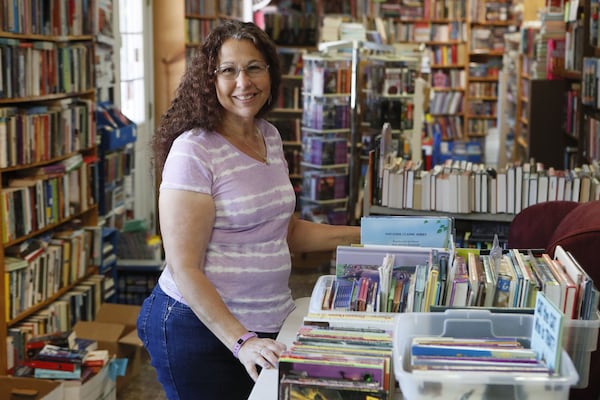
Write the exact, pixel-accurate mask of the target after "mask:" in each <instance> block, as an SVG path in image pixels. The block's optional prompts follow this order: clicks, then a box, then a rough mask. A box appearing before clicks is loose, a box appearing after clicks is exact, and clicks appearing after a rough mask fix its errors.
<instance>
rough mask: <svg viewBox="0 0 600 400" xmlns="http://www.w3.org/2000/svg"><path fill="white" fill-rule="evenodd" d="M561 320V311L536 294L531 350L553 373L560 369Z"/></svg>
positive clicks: (541, 294) (545, 298) (540, 293)
mask: <svg viewBox="0 0 600 400" xmlns="http://www.w3.org/2000/svg"><path fill="white" fill-rule="evenodd" d="M563 320H564V314H563V313H562V311H561V310H560V309H558V308H557V307H556V306H555V305H554V303H552V302H551V301H549V300H548V298H547V297H546V296H545V295H544V294H543V293H542V292H538V294H537V298H536V302H535V312H534V316H533V329H532V332H531V348H532V349H533V350H535V351H536V352H537V354H538V358H539V359H541V360H543V361H544V362H545V363H546V365H547V366H548V368H550V369H551V370H553V371H554V372H555V373H558V372H559V368H560V355H561V353H562V332H563Z"/></svg>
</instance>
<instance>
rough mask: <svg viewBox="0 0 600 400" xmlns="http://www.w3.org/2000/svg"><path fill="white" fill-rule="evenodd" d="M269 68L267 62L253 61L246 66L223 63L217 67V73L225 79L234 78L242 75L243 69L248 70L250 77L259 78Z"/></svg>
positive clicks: (247, 73)
mask: <svg viewBox="0 0 600 400" xmlns="http://www.w3.org/2000/svg"><path fill="white" fill-rule="evenodd" d="M268 69H269V64H265V63H262V62H253V63H250V64H248V65H246V66H245V67H240V66H239V65H234V64H227V65H221V66H219V67H218V68H217V69H215V74H217V76H220V77H221V78H223V79H227V80H234V79H237V77H238V76H239V75H240V72H241V71H244V72H246V75H248V76H249V77H250V78H258V77H260V76H262V75H263V74H264V73H265V72H267V70H268Z"/></svg>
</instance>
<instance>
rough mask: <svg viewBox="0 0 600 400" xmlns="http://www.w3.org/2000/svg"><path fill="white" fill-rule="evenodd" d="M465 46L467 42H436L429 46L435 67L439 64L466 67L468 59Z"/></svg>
mask: <svg viewBox="0 0 600 400" xmlns="http://www.w3.org/2000/svg"><path fill="white" fill-rule="evenodd" d="M465 47H466V45H465V44H449V45H437V44H436V45H431V46H429V47H428V48H429V56H430V60H431V63H432V64H433V68H435V67H439V66H446V67H447V66H456V67H457V68H464V64H465V60H466V48H465Z"/></svg>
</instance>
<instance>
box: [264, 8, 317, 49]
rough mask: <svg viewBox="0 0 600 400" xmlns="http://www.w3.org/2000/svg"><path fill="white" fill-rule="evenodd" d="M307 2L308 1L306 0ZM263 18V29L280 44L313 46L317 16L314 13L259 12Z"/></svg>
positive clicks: (315, 39) (315, 37) (315, 40)
mask: <svg viewBox="0 0 600 400" xmlns="http://www.w3.org/2000/svg"><path fill="white" fill-rule="evenodd" d="M306 3H307V4H309V3H310V2H306ZM259 15H260V17H259V18H261V17H262V18H263V19H264V30H265V32H267V33H268V34H269V36H270V37H271V38H273V41H274V42H275V43H277V44H281V45H288V46H290V45H292V46H315V45H316V43H317V31H318V23H319V22H318V18H317V16H316V13H314V12H313V13H311V12H307V13H304V14H299V13H259Z"/></svg>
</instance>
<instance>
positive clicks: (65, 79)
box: [0, 0, 101, 375]
mask: <svg viewBox="0 0 600 400" xmlns="http://www.w3.org/2000/svg"><path fill="white" fill-rule="evenodd" d="M83 2H84V1H83V0H75V2H71V3H69V4H72V3H81V4H78V5H77V7H76V8H77V9H78V10H79V11H78V13H79V14H77V15H75V18H72V19H68V20H66V19H65V20H63V19H61V17H60V16H61V15H68V13H67V9H66V7H67V6H68V5H69V4H68V2H57V3H56V4H54V5H53V6H52V7H57V11H59V9H62V12H57V13H55V15H56V16H57V17H56V19H52V20H50V19H48V20H44V18H49V13H42V12H40V14H39V15H38V17H39V19H37V20H36V19H34V18H31V16H30V15H23V12H24V11H23V10H21V9H20V10H19V11H18V12H16V13H14V14H13V13H7V14H3V15H2V16H1V17H0V19H1V20H2V27H3V29H5V30H4V31H0V52H1V54H2V69H3V84H2V88H1V89H0V114H1V118H0V126H1V129H0V131H1V132H2V134H1V136H2V137H0V143H1V144H0V189H1V195H2V200H3V203H4V204H6V207H2V209H1V210H0V216H1V232H2V249H1V251H0V274H1V275H2V276H4V277H5V280H6V283H7V284H6V285H1V288H0V298H1V299H2V302H3V304H5V306H3V307H1V310H0V343H2V346H0V375H5V374H7V373H9V372H11V369H12V368H13V367H15V365H16V362H18V361H19V360H22V357H23V354H22V353H21V352H19V351H18V349H19V348H24V347H20V346H23V343H24V341H25V340H26V339H28V338H29V337H30V336H31V335H34V334H43V333H53V331H52V329H59V330H61V329H62V330H68V329H70V328H71V327H72V325H73V324H74V323H75V322H77V320H76V319H74V318H93V316H94V315H93V314H94V312H95V309H97V307H99V304H95V303H94V305H91V303H90V302H92V301H94V299H93V298H92V296H94V295H93V294H92V293H95V290H100V289H99V288H100V287H101V279H96V278H95V273H96V272H97V271H98V263H97V262H96V261H97V260H96V259H95V258H94V257H95V254H93V251H92V248H93V246H94V242H95V241H96V240H98V239H99V238H98V237H97V236H96V237H95V236H94V229H88V228H96V227H97V226H98V192H97V185H98V149H97V138H98V136H97V132H96V123H95V122H96V120H95V118H94V112H95V104H96V95H97V89H96V83H98V82H97V75H96V69H95V66H96V62H95V55H96V52H95V47H96V33H97V27H98V23H99V21H98V20H97V18H98V12H97V11H98V10H97V9H96V8H91V7H90V8H85V7H83V6H82V4H83ZM37 3H39V5H40V6H44V5H46V6H47V7H50V6H49V5H47V4H46V2H37ZM85 3H86V4H87V2H85ZM96 6H97V5H95V6H94V7H96ZM34 20H35V21H37V22H39V23H38V24H33V21H34ZM53 24H54V25H53ZM25 32H26V33H25ZM17 126H22V127H25V128H26V132H27V133H26V134H24V133H23V132H21V131H17ZM27 277H29V278H27ZM18 282H22V283H23V284H19V283H18ZM26 282H30V283H29V284H25V283H26ZM75 299H78V301H85V302H86V304H90V308H89V309H88V311H89V312H85V313H79V312H75V310H74V303H72V301H75ZM84 299H87V300H84ZM49 306H52V309H53V311H52V312H50V310H49ZM53 313H54V314H53ZM68 314H72V316H68ZM63 320H64V321H65V323H67V325H64V324H63ZM57 321H60V322H58V323H57ZM9 352H10V354H9ZM9 356H10V357H9ZM9 362H11V363H12V364H10V365H9Z"/></svg>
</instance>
